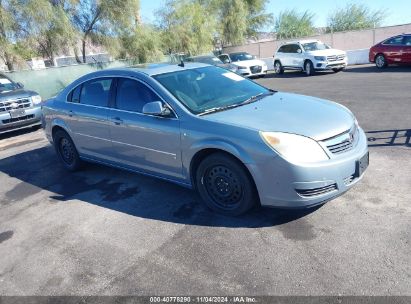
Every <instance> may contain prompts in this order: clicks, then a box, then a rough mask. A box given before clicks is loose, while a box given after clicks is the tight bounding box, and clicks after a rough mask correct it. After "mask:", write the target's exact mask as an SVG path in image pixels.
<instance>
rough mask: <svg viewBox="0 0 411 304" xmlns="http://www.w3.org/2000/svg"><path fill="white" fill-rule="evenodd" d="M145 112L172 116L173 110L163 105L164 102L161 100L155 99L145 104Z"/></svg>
mask: <svg viewBox="0 0 411 304" xmlns="http://www.w3.org/2000/svg"><path fill="white" fill-rule="evenodd" d="M143 114H148V115H154V116H170V115H171V111H170V109H169V108H167V107H165V106H163V103H162V102H161V101H153V102H149V103H146V104H145V105H144V107H143Z"/></svg>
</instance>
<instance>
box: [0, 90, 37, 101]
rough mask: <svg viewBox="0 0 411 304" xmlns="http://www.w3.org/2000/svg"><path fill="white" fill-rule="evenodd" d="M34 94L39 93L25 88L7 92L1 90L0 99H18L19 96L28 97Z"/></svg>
mask: <svg viewBox="0 0 411 304" xmlns="http://www.w3.org/2000/svg"><path fill="white" fill-rule="evenodd" d="M33 95H37V93H36V92H33V91H29V90H24V89H17V90H13V91H5V92H0V101H4V100H10V99H18V98H27V97H30V96H33Z"/></svg>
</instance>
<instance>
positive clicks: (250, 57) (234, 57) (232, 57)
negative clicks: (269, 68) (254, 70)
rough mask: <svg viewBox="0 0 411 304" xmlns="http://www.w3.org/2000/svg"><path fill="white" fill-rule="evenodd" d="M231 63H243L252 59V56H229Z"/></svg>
mask: <svg viewBox="0 0 411 304" xmlns="http://www.w3.org/2000/svg"><path fill="white" fill-rule="evenodd" d="M230 58H231V61H234V62H235V61H245V60H252V59H254V57H253V55H250V54H248V53H233V54H230Z"/></svg>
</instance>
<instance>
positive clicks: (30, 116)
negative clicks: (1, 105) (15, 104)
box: [2, 114, 34, 124]
mask: <svg viewBox="0 0 411 304" xmlns="http://www.w3.org/2000/svg"><path fill="white" fill-rule="evenodd" d="M32 118H34V115H33V114H31V115H26V116H21V117H16V118H9V119H3V120H2V122H3V123H4V124H8V123H13V122H18V121H24V120H28V119H32Z"/></svg>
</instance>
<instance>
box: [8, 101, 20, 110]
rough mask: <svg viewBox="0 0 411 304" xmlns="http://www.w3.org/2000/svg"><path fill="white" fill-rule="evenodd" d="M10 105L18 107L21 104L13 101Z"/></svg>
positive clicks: (14, 107)
mask: <svg viewBox="0 0 411 304" xmlns="http://www.w3.org/2000/svg"><path fill="white" fill-rule="evenodd" d="M10 107H12V108H13V109H17V108H18V107H19V104H18V103H17V102H12V103H11V104H10Z"/></svg>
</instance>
